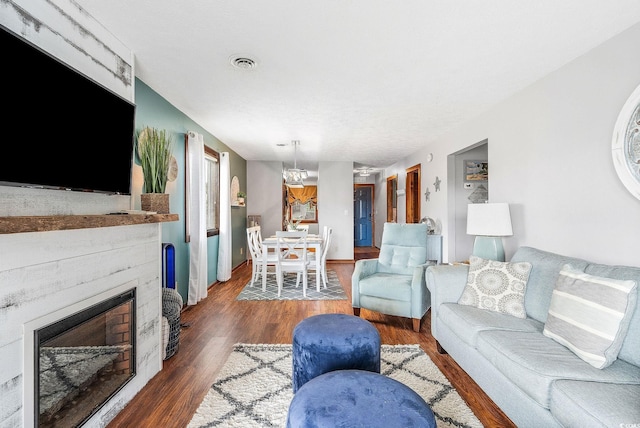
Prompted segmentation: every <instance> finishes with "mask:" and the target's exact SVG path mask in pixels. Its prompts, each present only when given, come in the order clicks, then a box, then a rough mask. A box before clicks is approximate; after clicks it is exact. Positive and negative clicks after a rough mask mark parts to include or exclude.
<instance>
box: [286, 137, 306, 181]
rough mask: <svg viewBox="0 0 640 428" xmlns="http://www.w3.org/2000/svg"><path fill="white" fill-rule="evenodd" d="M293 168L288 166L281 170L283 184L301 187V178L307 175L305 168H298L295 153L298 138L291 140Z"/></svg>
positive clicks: (298, 143) (298, 142)
mask: <svg viewBox="0 0 640 428" xmlns="http://www.w3.org/2000/svg"><path fill="white" fill-rule="evenodd" d="M291 144H292V145H293V168H289V169H286V170H284V171H283V173H282V176H283V178H284V184H285V186H287V187H292V188H294V189H302V188H303V187H304V183H303V180H304V179H305V178H307V177H308V175H309V174H308V173H307V170H306V169H298V164H297V159H296V155H297V152H298V146H299V145H300V141H299V140H293V141H292V142H291Z"/></svg>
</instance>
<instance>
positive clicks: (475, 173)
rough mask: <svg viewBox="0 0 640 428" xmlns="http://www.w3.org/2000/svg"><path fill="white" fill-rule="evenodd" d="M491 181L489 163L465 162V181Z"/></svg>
mask: <svg viewBox="0 0 640 428" xmlns="http://www.w3.org/2000/svg"><path fill="white" fill-rule="evenodd" d="M488 180H489V162H487V161H479V160H466V161H464V181H469V182H478V181H488Z"/></svg>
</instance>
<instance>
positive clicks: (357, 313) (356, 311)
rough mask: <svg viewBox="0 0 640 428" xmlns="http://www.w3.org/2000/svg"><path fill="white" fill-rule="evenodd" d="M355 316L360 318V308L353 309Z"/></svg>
mask: <svg viewBox="0 0 640 428" xmlns="http://www.w3.org/2000/svg"><path fill="white" fill-rule="evenodd" d="M353 315H355V316H357V317H359V316H360V308H353Z"/></svg>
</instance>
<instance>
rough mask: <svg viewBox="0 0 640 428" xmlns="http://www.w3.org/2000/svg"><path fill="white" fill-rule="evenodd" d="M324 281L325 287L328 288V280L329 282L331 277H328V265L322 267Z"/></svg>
mask: <svg viewBox="0 0 640 428" xmlns="http://www.w3.org/2000/svg"><path fill="white" fill-rule="evenodd" d="M322 282H323V283H324V288H327V282H329V278H327V268H326V266H323V267H322Z"/></svg>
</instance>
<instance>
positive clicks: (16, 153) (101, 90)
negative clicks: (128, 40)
mask: <svg viewBox="0 0 640 428" xmlns="http://www.w3.org/2000/svg"><path fill="white" fill-rule="evenodd" d="M0 46H1V47H2V48H1V49H0V56H1V58H2V66H0V82H2V87H3V94H4V96H3V99H4V103H3V104H4V105H5V108H4V109H3V112H2V113H0V124H1V127H0V128H1V129H2V132H3V134H4V136H5V137H4V144H3V147H2V151H3V158H4V159H5V162H4V163H3V165H2V167H0V185H4V186H22V187H35V188H46V189H61V190H70V191H81V192H100V193H107V194H122V195H130V194H131V167H132V163H133V152H134V133H135V104H133V103H131V102H129V101H128V100H126V99H124V98H122V97H120V96H119V95H117V94H116V93H114V92H112V91H110V90H108V89H106V88H105V87H103V86H101V85H100V84H98V83H96V82H95V81H93V80H91V79H89V78H88V77H86V76H85V75H83V74H81V73H79V72H78V71H76V70H75V69H73V68H71V67H69V66H68V65H66V64H64V63H63V62H61V61H59V60H58V59H56V58H54V57H53V56H51V55H49V54H48V53H46V52H45V51H43V50H41V49H40V48H38V47H37V46H35V45H34V44H32V43H30V42H28V41H26V40H25V39H24V38H22V37H19V36H17V35H16V34H15V33H13V32H12V31H10V30H8V29H6V28H4V27H3V26H1V25H0ZM9 94H12V95H11V96H9ZM11 148H13V150H12V149H11ZM9 153H13V154H12V155H9Z"/></svg>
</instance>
